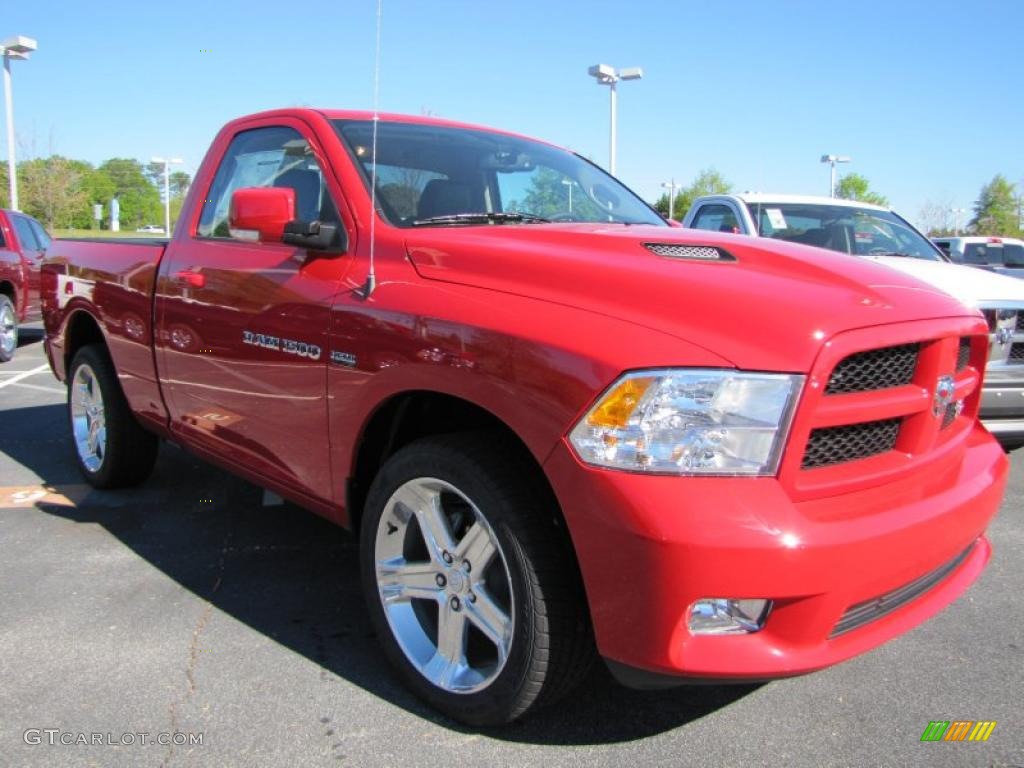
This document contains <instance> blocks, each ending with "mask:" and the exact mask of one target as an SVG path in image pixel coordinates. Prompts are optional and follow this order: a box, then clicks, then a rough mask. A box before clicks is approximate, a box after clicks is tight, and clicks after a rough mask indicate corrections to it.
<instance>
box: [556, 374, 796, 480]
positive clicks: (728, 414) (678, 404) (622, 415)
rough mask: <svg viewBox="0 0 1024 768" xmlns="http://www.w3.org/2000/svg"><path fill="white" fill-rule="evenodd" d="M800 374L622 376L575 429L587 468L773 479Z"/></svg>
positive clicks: (574, 441) (574, 436) (574, 439)
mask: <svg viewBox="0 0 1024 768" xmlns="http://www.w3.org/2000/svg"><path fill="white" fill-rule="evenodd" d="M803 380H804V377H803V376H794V375H789V374H772V373H741V372H738V371H732V370H707V369H669V370H651V371H637V372H635V373H628V374H626V375H624V376H622V377H621V378H620V379H619V380H618V381H616V382H615V384H613V385H612V386H611V388H610V389H609V390H608V391H607V392H605V393H604V395H602V396H601V398H600V399H599V400H598V401H597V403H596V404H595V405H594V407H593V408H591V409H590V411H589V412H588V413H587V414H586V415H585V416H584V417H583V418H582V419H580V421H579V423H578V424H577V425H576V426H575V427H574V428H573V430H572V433H571V434H570V435H569V440H570V442H571V443H572V446H573V448H575V449H576V452H577V453H578V454H579V456H580V458H581V459H583V461H585V462H587V463H588V464H595V465H597V466H601V467H611V468H613V469H627V470H632V471H641V472H658V473H664V474H679V475H774V474H775V472H776V471H777V470H778V466H779V458H780V456H781V455H782V448H783V446H784V445H785V441H786V433H787V432H788V431H789V422H790V419H791V417H792V414H793V408H794V406H795V404H796V401H797V397H798V396H799V394H800V388H801V386H803Z"/></svg>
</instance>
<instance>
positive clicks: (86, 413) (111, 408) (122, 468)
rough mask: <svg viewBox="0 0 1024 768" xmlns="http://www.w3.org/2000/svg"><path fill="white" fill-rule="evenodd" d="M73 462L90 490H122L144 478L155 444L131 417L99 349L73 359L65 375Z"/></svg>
mask: <svg viewBox="0 0 1024 768" xmlns="http://www.w3.org/2000/svg"><path fill="white" fill-rule="evenodd" d="M68 416H69V418H70V420H71V438H72V443H73V447H74V454H75V461H76V463H77V464H78V469H79V470H80V471H81V473H82V475H84V476H85V479H86V480H87V481H88V482H89V484H90V485H92V486H93V487H95V488H123V487H126V486H130V485H137V484H138V483H141V482H142V481H143V480H145V479H146V478H147V477H149V474H150V472H152V470H153V464H154V463H155V462H156V455H157V450H158V448H159V441H158V440H157V437H156V436H155V435H153V434H151V433H149V432H146V431H145V430H144V429H143V428H142V427H140V426H139V423H138V422H137V421H136V420H135V416H133V415H132V412H131V409H130V408H129V407H128V402H127V401H126V400H125V397H124V392H122V391H121V384H120V382H119V381H118V380H117V373H116V372H115V370H114V364H113V362H111V360H110V356H109V354H108V353H107V350H106V348H105V347H103V346H100V345H98V344H90V345H88V346H85V347H82V348H81V349H80V350H78V352H77V353H75V357H74V359H73V360H72V361H71V368H70V369H69V373H68Z"/></svg>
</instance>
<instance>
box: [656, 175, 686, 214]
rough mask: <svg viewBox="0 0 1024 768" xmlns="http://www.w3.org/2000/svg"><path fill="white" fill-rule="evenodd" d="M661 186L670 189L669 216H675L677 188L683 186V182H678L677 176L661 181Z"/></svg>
mask: <svg viewBox="0 0 1024 768" xmlns="http://www.w3.org/2000/svg"><path fill="white" fill-rule="evenodd" d="M661 186H662V187H664V188H665V189H667V190H668V217H669V219H674V218H675V202H676V190H677V189H681V188H682V184H676V180H675V177H673V178H672V179H671V180H670V181H663V182H661Z"/></svg>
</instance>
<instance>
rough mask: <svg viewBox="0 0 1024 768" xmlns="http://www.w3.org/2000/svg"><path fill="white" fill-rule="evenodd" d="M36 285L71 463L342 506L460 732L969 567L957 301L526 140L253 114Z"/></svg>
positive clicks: (873, 639)
mask: <svg viewBox="0 0 1024 768" xmlns="http://www.w3.org/2000/svg"><path fill="white" fill-rule="evenodd" d="M829 258H831V259H832V260H833V261H832V262H830V261H829ZM43 287H44V315H45V323H46V330H47V338H46V350H47V354H48V356H49V360H50V364H51V365H52V367H53V370H54V372H55V374H56V375H57V377H58V378H60V379H62V380H64V381H66V382H67V384H68V404H69V414H70V425H71V433H72V435H73V442H74V447H75V450H74V456H75V459H76V461H77V462H78V464H79V466H80V468H81V471H82V472H83V473H84V475H85V477H86V478H87V479H88V481H89V482H91V483H92V484H94V485H96V486H99V487H105V488H106V487H115V486H124V485H129V484H132V483H138V482H140V481H142V480H143V479H144V478H145V477H146V476H147V474H148V473H149V471H150V469H151V468H152V466H153V462H154V460H155V458H156V455H157V446H158V442H159V441H160V440H161V439H163V440H172V441H175V442H177V443H179V444H181V445H183V446H185V447H187V448H188V449H190V450H192V451H194V452H196V453H197V454H199V455H201V456H203V457H206V458H207V459H208V460H210V461H212V462H214V463H217V464H219V465H221V466H223V467H224V468H226V469H228V470H230V471H232V472H235V473H237V474H239V475H242V476H244V477H246V478H248V479H250V480H251V481H253V482H255V483H257V484H260V485H261V486H264V487H266V488H270V489H272V490H274V491H276V492H277V493H279V494H281V495H283V496H285V497H287V498H289V499H292V500H294V501H295V502H297V503H298V504H300V505H302V506H304V507H306V508H308V509H311V510H313V511H315V512H317V513H319V514H321V515H323V516H325V517H327V518H329V519H331V520H334V521H336V522H337V523H339V524H341V525H344V526H347V527H349V528H351V529H353V530H354V531H357V532H358V535H359V538H360V552H361V559H362V566H361V568H362V577H363V586H364V592H365V596H366V601H367V605H368V608H369V612H370V616H371V619H372V621H373V624H374V626H375V628H376V630H377V634H378V636H379V638H380V642H381V644H382V646H383V649H384V651H385V653H386V654H387V655H388V657H389V658H390V660H391V661H392V663H393V664H394V665H395V666H396V667H397V669H398V670H399V672H400V673H401V675H402V676H403V677H404V679H405V680H406V682H407V683H408V685H409V686H410V687H411V688H412V689H413V690H414V691H415V692H416V693H417V694H418V695H420V696H422V697H423V698H425V699H426V700H427V701H429V702H430V703H432V704H433V705H434V706H436V707H438V708H439V709H441V710H442V711H444V712H445V713H447V714H448V715H450V716H452V717H454V718H457V719H459V720H462V721H464V722H468V723H474V724H488V723H500V722H505V721H508V720H510V719H512V718H515V717H518V716H520V715H522V714H523V713H524V712H526V711H527V710H528V709H530V708H531V707H532V706H534V705H537V704H543V703H550V702H552V701H555V700H556V699H557V698H558V697H559V696H562V695H565V694H566V693H568V692H569V691H571V690H572V688H573V686H574V684H575V683H576V682H578V681H579V680H580V679H581V677H582V676H583V675H584V674H586V672H587V670H588V668H589V665H590V664H591V662H592V661H593V660H594V659H596V658H598V657H602V658H603V659H604V660H605V661H606V663H607V664H608V665H609V667H610V668H611V669H612V670H613V672H614V673H615V674H616V675H617V677H618V678H619V679H620V680H622V681H623V682H625V683H627V684H630V685H634V686H652V685H663V684H671V683H680V682H685V681H687V680H694V679H702V680H709V679H710V680H730V681H739V680H755V679H766V678H774V677H781V676H786V675H794V674H798V673H802V672H807V671H810V670H814V669H819V668H821V667H824V666H827V665H829V664H833V663H836V662H839V661H842V660H843V659H847V658H850V657H851V656H854V655H856V654H858V653H861V652H863V651H866V650H868V649H870V648H873V647H875V646H877V645H878V644H880V643H882V642H884V641H885V640H888V639H890V638H892V637H894V636H896V635H898V634H900V633H902V632H905V631H906V630H908V629H910V628H911V627H914V626H915V625H917V624H919V623H920V622H922V621H923V620H925V619H926V618H928V617H929V616H931V615H933V614H935V613H936V612H937V611H939V610H941V609H942V608H943V607H944V606H946V605H948V604H949V603H950V602H951V601H952V600H954V599H955V598H956V597H957V596H959V595H960V594H961V593H963V592H964V590H966V589H967V587H968V586H969V585H970V584H971V583H972V582H973V581H974V580H975V579H976V578H977V577H978V575H979V573H980V572H981V571H982V569H983V568H984V566H985V564H986V562H987V561H988V559H989V555H990V548H989V544H988V542H987V539H986V538H985V530H986V527H987V525H988V524H989V521H990V520H991V518H992V517H993V515H994V514H995V513H996V511H997V509H998V507H999V505H1000V502H1001V499H1002V495H1003V491H1004V486H1005V481H1006V474H1007V467H1008V465H1007V460H1006V457H1005V456H1004V454H1003V451H1002V450H1001V449H1000V447H999V446H998V444H997V443H996V442H995V441H994V440H993V439H992V437H991V436H990V435H989V434H988V433H987V432H986V431H985V430H984V428H983V427H982V426H980V424H979V423H978V420H977V412H978V401H979V393H980V391H981V388H980V385H981V381H982V374H983V371H984V368H985V355H986V349H987V345H988V339H987V333H988V329H987V326H986V324H985V321H984V319H983V318H982V316H981V315H980V314H978V313H976V312H973V311H971V310H968V309H966V308H964V307H963V306H962V305H960V304H959V303H957V302H956V301H955V300H953V299H952V298H950V297H948V296H946V295H945V294H942V293H940V292H938V291H936V290H935V289H932V288H929V287H928V286H926V285H924V284H922V283H919V282H917V281H915V280H913V279H912V278H910V277H906V276H903V275H901V274H898V273H896V272H894V271H891V270H889V269H887V268H885V267H881V266H878V265H876V264H872V263H865V262H864V261H863V260H860V259H857V258H855V257H850V256H844V255H841V254H835V255H834V256H830V257H823V256H822V254H821V252H820V251H818V250H817V249H810V248H807V247H806V246H801V245H798V244H792V243H784V242H776V241H768V240H758V239H752V238H743V237H737V236H732V235H726V234H719V233H710V232H699V231H687V230H682V229H677V228H672V227H670V226H668V225H667V224H666V222H665V221H664V220H662V219H661V218H660V217H658V216H657V214H656V213H655V212H654V211H652V210H651V208H650V207H648V206H647V205H646V204H644V203H643V202H642V201H641V200H640V199H639V198H637V197H636V196H635V195H634V194H633V193H632V192H630V191H629V190H628V189H626V188H625V187H623V186H622V185H621V184H620V183H619V182H617V181H616V180H615V179H613V178H611V177H610V176H608V175H607V174H605V173H604V172H603V171H601V170H600V169H599V168H597V167H596V166H594V165H593V164H591V163H589V162H588V161H586V160H585V159H583V158H581V157H579V156H577V155H575V154H573V153H571V152H568V151H565V150H562V149H559V148H557V147H554V146H551V145H549V144H545V143H541V142H538V141H533V140H529V139H526V138H523V137H520V136H515V135H511V134H508V133H502V132H498V131H493V130H487V129H482V128H478V127H472V126H466V125H460V124H455V123H449V122H444V121H439V120H433V119H427V118H423V117H403V116H392V115H388V116H381V117H380V118H379V119H374V116H373V115H371V114H366V113H359V112H342V111H320V110H313V109H286V110H280V111H273V112H266V113H262V114H258V115H253V116H250V117H245V118H241V119H238V120H235V121H233V122H231V123H229V124H228V125H227V126H226V127H225V128H224V129H223V130H222V131H221V132H220V134H219V135H218V136H217V138H216V140H215V141H214V143H213V146H212V148H211V149H210V151H209V153H208V155H207V157H206V159H205V160H204V162H203V164H202V166H201V168H200V169H199V172H198V174H197V176H196V180H195V183H194V185H193V187H192V189H191V191H190V193H189V196H188V199H187V200H186V202H185V206H184V209H183V211H182V215H181V219H180V221H179V222H178V224H177V227H176V228H175V231H174V233H173V236H172V238H171V239H170V241H169V242H166V243H162V242H157V243H154V242H153V241H145V242H127V243H124V242H119V243H113V242H79V241H65V240H58V241H56V242H55V244H54V247H53V249H52V251H51V254H50V257H49V259H48V261H47V264H46V266H45V267H44V274H43Z"/></svg>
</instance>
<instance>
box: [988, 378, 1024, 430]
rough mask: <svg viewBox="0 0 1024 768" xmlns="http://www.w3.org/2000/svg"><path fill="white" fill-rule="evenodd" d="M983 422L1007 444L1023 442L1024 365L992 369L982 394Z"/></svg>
mask: <svg viewBox="0 0 1024 768" xmlns="http://www.w3.org/2000/svg"><path fill="white" fill-rule="evenodd" d="M980 416H981V421H982V423H983V424H984V425H985V426H986V427H987V428H988V430H989V431H990V432H991V433H992V434H993V435H995V436H996V438H997V439H998V440H999V441H1000V442H1002V443H1004V444H1011V445H1019V444H1020V443H1022V442H1024V366H1014V368H1013V369H1010V370H1009V371H1008V370H1003V369H1002V368H995V367H992V368H989V369H988V370H987V371H986V372H985V386H984V389H983V390H982V395H981V411H980Z"/></svg>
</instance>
